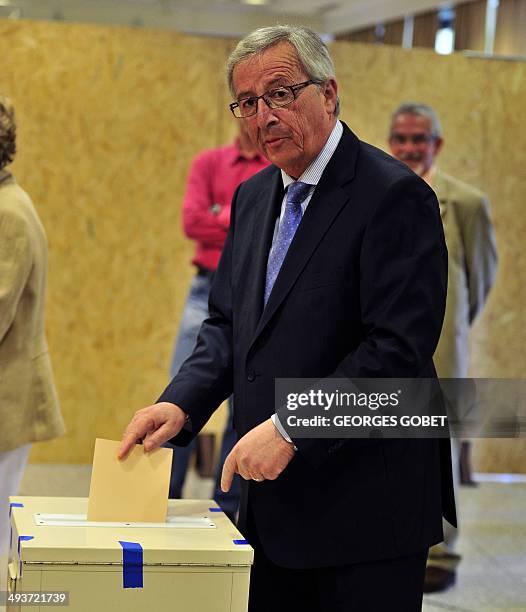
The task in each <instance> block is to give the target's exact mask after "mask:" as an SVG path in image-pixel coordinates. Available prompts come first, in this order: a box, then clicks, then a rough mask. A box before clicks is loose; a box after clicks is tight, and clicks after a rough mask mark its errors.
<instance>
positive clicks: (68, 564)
mask: <svg viewBox="0 0 526 612" xmlns="http://www.w3.org/2000/svg"><path fill="white" fill-rule="evenodd" d="M23 564H24V566H26V565H38V566H52V567H55V566H62V567H71V566H79V567H81V566H82V567H90V566H101V567H110V566H113V567H122V563H121V562H120V561H23ZM143 567H209V568H212V567H213V568H223V567H224V568H228V567H250V564H247V563H221V564H219V563H143Z"/></svg>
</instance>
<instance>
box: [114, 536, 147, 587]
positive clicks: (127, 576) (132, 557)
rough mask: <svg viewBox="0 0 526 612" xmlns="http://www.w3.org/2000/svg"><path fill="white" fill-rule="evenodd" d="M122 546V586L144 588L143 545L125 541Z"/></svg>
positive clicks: (120, 542)
mask: <svg viewBox="0 0 526 612" xmlns="http://www.w3.org/2000/svg"><path fill="white" fill-rule="evenodd" d="M119 544H120V545H121V546H122V587H123V588H124V589H142V587H143V579H142V565H143V554H142V546H141V545H140V544H139V543H138V542H123V541H121V540H119Z"/></svg>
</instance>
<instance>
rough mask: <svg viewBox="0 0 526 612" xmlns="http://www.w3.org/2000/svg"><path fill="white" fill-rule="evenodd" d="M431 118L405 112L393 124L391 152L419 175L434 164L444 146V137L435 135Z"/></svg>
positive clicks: (390, 139) (390, 138)
mask: <svg viewBox="0 0 526 612" xmlns="http://www.w3.org/2000/svg"><path fill="white" fill-rule="evenodd" d="M432 134H433V129H432V124H431V119H429V118H428V117H421V116H420V115H410V114H408V113H403V114H401V115H398V116H397V117H396V118H395V120H394V121H393V124H392V126H391V134H390V136H389V146H390V148H391V154H392V155H393V156H394V157H396V158H397V159H399V160H400V161H403V162H404V163H406V164H407V165H408V166H409V167H410V168H411V170H413V172H416V174H418V175H419V176H422V175H424V174H425V173H426V172H427V171H428V170H429V168H431V166H432V165H433V162H434V160H435V157H436V156H437V155H438V152H439V151H440V148H441V147H442V139H441V138H434V137H433V135H432Z"/></svg>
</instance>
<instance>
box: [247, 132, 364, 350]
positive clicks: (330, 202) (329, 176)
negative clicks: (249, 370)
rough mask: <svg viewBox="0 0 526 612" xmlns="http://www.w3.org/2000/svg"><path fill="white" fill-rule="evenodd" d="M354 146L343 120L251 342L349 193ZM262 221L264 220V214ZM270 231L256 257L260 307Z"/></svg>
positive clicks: (297, 274) (353, 166)
mask: <svg viewBox="0 0 526 612" xmlns="http://www.w3.org/2000/svg"><path fill="white" fill-rule="evenodd" d="M358 146H359V141H358V139H357V138H356V136H355V135H354V134H353V133H352V132H351V131H350V130H349V129H348V128H347V126H346V125H345V124H344V132H343V135H342V138H341V140H340V143H339V144H338V147H337V148H336V151H335V152H334V155H333V156H332V158H331V160H330V161H329V163H328V164H327V167H326V168H325V171H324V172H323V175H322V177H321V180H320V182H319V183H318V185H317V187H316V189H315V190H314V193H313V195H312V199H311V201H310V202H309V205H308V207H307V210H306V211H305V215H304V217H303V219H302V220H301V223H300V225H299V227H298V230H297V232H296V235H295V236H294V239H293V241H292V244H291V245H290V247H289V250H288V252H287V256H286V257H285V260H284V262H283V266H282V267H281V270H280V272H279V274H278V277H277V279H276V282H275V284H274V287H273V290H272V293H271V294H270V297H269V300H268V302H267V305H266V307H265V309H264V310H263V313H262V315H261V318H260V319H259V322H258V323H257V327H256V329H255V332H254V337H253V339H252V343H251V345H252V344H253V343H254V341H255V340H256V338H257V337H258V336H259V334H260V333H261V331H262V330H263V329H264V327H265V326H266V325H267V323H268V322H269V321H270V319H271V318H272V316H273V315H274V313H275V312H276V310H277V308H278V307H279V306H280V304H281V303H282V302H283V300H284V299H285V297H286V296H287V294H288V293H289V291H290V290H291V288H292V286H293V285H294V283H295V282H296V280H297V278H298V276H299V275H300V274H301V272H302V270H303V268H304V267H305V265H306V264H307V262H308V261H309V258H310V257H311V255H312V253H313V252H314V250H315V249H316V247H317V246H318V244H319V242H320V241H321V240H322V238H323V236H324V235H325V233H326V232H327V230H328V229H329V227H330V226H331V224H332V223H333V221H334V219H335V218H336V217H337V215H338V213H339V212H340V210H341V209H342V207H343V206H344V205H345V204H346V202H347V201H348V199H349V196H348V193H347V192H346V191H345V190H344V189H343V185H345V183H347V182H349V181H350V180H352V178H353V177H354V170H355V164H356V158H357V154H358ZM279 179H280V182H281V177H279ZM282 197H283V196H281V198H282ZM267 206H268V205H267ZM275 219H276V216H275V214H274V215H273V217H272V221H271V223H272V231H273V229H274V223H275ZM266 222H268V218H267V219H266ZM269 229H270V228H269V227H268V226H265V230H266V231H267V232H269ZM272 231H271V232H270V236H269V235H268V233H267V235H266V240H264V241H261V243H260V249H259V252H258V257H257V266H258V268H257V274H258V292H257V293H258V299H259V304H260V310H261V307H262V303H263V287H264V285H265V276H266V269H267V259H268V253H269V249H270V244H271V241H272ZM263 243H264V245H263ZM261 247H263V248H261ZM260 310H259V312H260Z"/></svg>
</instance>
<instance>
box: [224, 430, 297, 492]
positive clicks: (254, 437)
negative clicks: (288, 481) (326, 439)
mask: <svg viewBox="0 0 526 612" xmlns="http://www.w3.org/2000/svg"><path fill="white" fill-rule="evenodd" d="M294 452H295V451H294V445H293V444H291V443H290V442H287V441H286V440H285V439H284V438H283V436H282V435H281V434H280V433H279V431H278V430H277V429H276V427H275V426H274V423H272V421H271V420H270V419H268V420H267V421H264V422H263V423H261V425H258V426H257V427H254V429H252V430H251V431H249V432H248V433H247V434H246V435H244V436H243V437H242V438H241V439H240V440H239V441H238V443H237V444H236V445H235V446H234V448H233V449H232V450H231V451H230V454H229V455H228V457H227V458H226V459H225V464H224V465H223V474H222V476H221V489H222V490H223V491H225V492H226V491H228V490H229V489H230V486H231V484H232V478H233V477H234V474H235V473H237V474H239V475H240V476H241V477H242V478H244V479H245V480H255V481H256V482H261V481H263V480H276V478H277V477H278V476H279V475H280V474H281V472H283V470H284V469H285V468H286V467H287V465H288V464H289V463H290V460H291V459H292V457H294Z"/></svg>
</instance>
